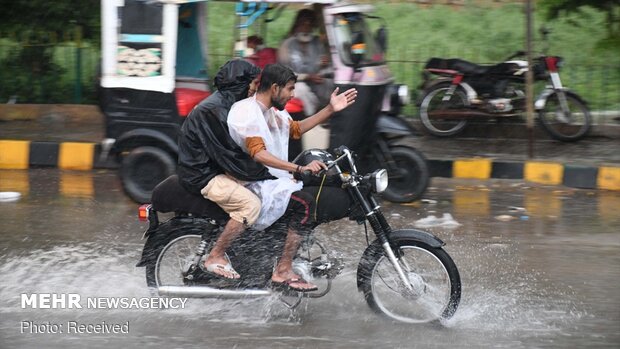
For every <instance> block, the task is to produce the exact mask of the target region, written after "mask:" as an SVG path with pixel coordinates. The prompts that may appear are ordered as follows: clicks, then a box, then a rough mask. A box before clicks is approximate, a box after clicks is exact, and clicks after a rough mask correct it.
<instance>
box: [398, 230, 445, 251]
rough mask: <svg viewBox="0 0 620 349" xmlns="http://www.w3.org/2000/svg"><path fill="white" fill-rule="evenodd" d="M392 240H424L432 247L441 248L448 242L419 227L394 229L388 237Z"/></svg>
mask: <svg viewBox="0 0 620 349" xmlns="http://www.w3.org/2000/svg"><path fill="white" fill-rule="evenodd" d="M388 238H389V240H390V241H398V240H416V241H419V242H423V243H425V244H427V245H429V246H430V247H433V248H439V247H442V246H444V245H445V244H446V243H445V242H443V241H442V240H441V239H439V238H438V237H436V236H435V235H433V234H431V233H427V232H425V231H423V230H417V229H398V230H394V231H392V233H391V234H390V236H389V237H388Z"/></svg>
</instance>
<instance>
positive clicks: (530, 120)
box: [525, 0, 534, 159]
mask: <svg viewBox="0 0 620 349" xmlns="http://www.w3.org/2000/svg"><path fill="white" fill-rule="evenodd" d="M533 2H534V1H533V0H526V2H525V26H526V28H525V32H526V37H525V46H526V52H527V67H528V69H527V73H526V75H525V103H526V108H525V111H526V116H527V133H528V142H527V148H528V157H529V158H530V159H531V158H533V157H534V79H533V77H534V73H533V71H532V70H533V69H532V68H533V67H532V27H533V23H532V22H533V20H532V12H533V11H534V8H533Z"/></svg>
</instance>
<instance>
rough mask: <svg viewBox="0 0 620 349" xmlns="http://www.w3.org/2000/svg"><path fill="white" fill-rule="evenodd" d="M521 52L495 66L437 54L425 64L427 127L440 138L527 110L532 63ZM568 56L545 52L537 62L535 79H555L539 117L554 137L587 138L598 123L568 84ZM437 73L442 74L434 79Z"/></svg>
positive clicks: (539, 104) (541, 98)
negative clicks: (476, 120) (564, 69)
mask: <svg viewBox="0 0 620 349" xmlns="http://www.w3.org/2000/svg"><path fill="white" fill-rule="evenodd" d="M524 54H525V53H524V52H522V51H520V52H517V53H515V54H514V55H512V56H510V57H508V58H507V59H506V60H505V61H504V62H502V63H499V64H495V65H488V66H487V65H478V64H475V63H472V62H468V61H465V60H461V59H442V58H431V59H430V60H429V61H428V62H427V63H426V66H425V68H424V73H423V78H424V82H423V85H422V86H423V88H422V89H423V91H422V93H421V95H422V97H421V98H420V103H419V107H420V120H421V121H422V126H423V127H424V128H425V129H426V130H427V131H428V132H429V133H431V134H433V135H435V136H439V137H447V136H453V135H456V134H458V133H459V132H461V131H462V130H463V129H464V128H465V126H466V125H467V123H468V122H469V120H470V119H472V118H473V117H481V118H505V117H514V116H518V115H520V114H521V113H522V112H524V111H525V108H526V97H525V93H524V88H525V74H526V72H527V71H528V65H527V61H523V60H513V59H514V58H516V57H519V56H523V55H524ZM561 65H562V58H561V57H558V56H547V55H541V56H539V57H537V58H535V59H534V61H533V67H532V70H533V76H534V80H535V81H549V82H550V84H549V85H547V86H546V87H545V88H544V89H543V90H542V92H540V94H539V95H538V97H537V98H536V101H535V103H534V107H535V110H536V112H537V114H538V120H539V121H540V123H541V124H542V126H543V128H544V129H545V130H546V131H547V132H548V133H549V135H550V136H551V137H552V138H554V139H557V140H560V141H564V142H572V141H577V140H579V139H581V138H583V137H585V136H586V134H587V133H588V131H589V130H590V128H591V126H592V116H591V115H590V110H589V109H588V106H587V103H586V102H585V101H584V100H583V99H582V98H581V97H580V96H579V95H578V94H576V93H574V92H572V91H570V90H568V89H567V88H565V87H564V86H563V85H562V81H561V79H560V75H559V69H560V67H561ZM433 75H437V76H439V77H438V78H433Z"/></svg>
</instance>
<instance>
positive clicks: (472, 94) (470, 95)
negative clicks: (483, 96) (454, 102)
mask: <svg viewBox="0 0 620 349" xmlns="http://www.w3.org/2000/svg"><path fill="white" fill-rule="evenodd" d="M445 83H452V79H448V78H439V79H435V80H432V81H431V82H430V83H428V84H426V85H425V86H424V90H423V91H422V93H419V94H418V100H417V101H416V105H417V106H418V107H419V106H420V105H421V104H422V101H423V100H424V97H425V96H426V95H427V93H428V91H430V90H431V89H433V88H435V86H437V85H439V84H445ZM459 86H460V87H462V88H463V90H464V91H465V93H466V94H467V100H468V101H469V102H470V103H471V101H473V100H475V99H477V98H478V93H477V92H476V90H475V89H474V88H473V87H471V85H470V84H468V83H467V82H464V81H461V82H460V83H459Z"/></svg>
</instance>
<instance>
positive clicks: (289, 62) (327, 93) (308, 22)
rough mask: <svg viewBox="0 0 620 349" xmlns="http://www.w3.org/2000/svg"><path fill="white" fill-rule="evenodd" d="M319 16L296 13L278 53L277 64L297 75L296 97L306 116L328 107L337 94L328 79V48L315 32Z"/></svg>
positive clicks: (305, 11)
mask: <svg viewBox="0 0 620 349" xmlns="http://www.w3.org/2000/svg"><path fill="white" fill-rule="evenodd" d="M317 24H318V23H317V16H316V14H315V13H314V11H312V10H310V9H302V10H300V11H299V12H298V13H297V17H296V18H295V21H294V22H293V26H292V27H291V30H290V32H289V35H288V37H287V39H285V40H284V42H282V44H281V45H280V48H279V50H278V62H279V63H282V64H284V65H286V66H288V67H289V68H291V69H293V71H294V72H295V74H297V83H296V84H295V96H296V97H297V98H299V99H301V101H302V102H303V105H304V113H305V114H306V115H312V114H314V113H316V112H317V110H318V108H319V107H320V106H323V105H326V104H328V103H329V100H330V97H331V93H332V91H333V90H334V83H333V80H332V79H330V78H328V77H326V76H325V75H326V74H325V73H326V72H327V68H328V67H329V58H328V54H327V52H326V50H325V45H324V44H323V42H322V41H321V38H320V37H319V36H318V35H315V34H314V33H313V32H314V30H315V29H316V27H317Z"/></svg>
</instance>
